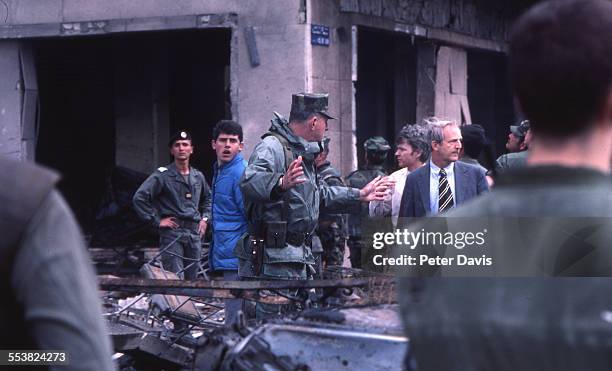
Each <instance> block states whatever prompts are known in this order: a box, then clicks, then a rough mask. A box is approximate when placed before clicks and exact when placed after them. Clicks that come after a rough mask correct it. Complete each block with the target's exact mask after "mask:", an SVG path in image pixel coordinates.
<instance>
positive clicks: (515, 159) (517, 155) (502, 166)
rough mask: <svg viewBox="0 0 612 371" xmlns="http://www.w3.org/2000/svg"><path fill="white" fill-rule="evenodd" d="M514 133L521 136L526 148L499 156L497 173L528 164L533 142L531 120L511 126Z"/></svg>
mask: <svg viewBox="0 0 612 371" xmlns="http://www.w3.org/2000/svg"><path fill="white" fill-rule="evenodd" d="M510 130H511V131H512V134H513V135H515V136H516V137H519V138H521V143H522V144H523V147H524V148H525V149H524V150H522V151H520V152H511V153H506V154H504V155H501V156H499V158H498V159H497V160H496V161H495V169H496V170H497V175H500V174H503V173H505V172H507V171H508V170H510V169H517V168H521V167H524V166H527V155H528V154H529V144H530V143H531V125H530V124H529V120H524V121H522V122H521V123H520V125H516V126H510Z"/></svg>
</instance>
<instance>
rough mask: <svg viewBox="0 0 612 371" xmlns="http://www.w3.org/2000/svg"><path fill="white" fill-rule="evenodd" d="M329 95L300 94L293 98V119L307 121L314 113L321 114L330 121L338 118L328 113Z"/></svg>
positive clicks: (294, 95)
mask: <svg viewBox="0 0 612 371" xmlns="http://www.w3.org/2000/svg"><path fill="white" fill-rule="evenodd" d="M328 97H329V94H315V93H298V94H293V96H292V97H291V115H290V116H291V117H294V118H297V119H299V120H306V119H307V118H308V116H310V115H311V114H313V113H319V114H321V115H323V116H325V117H327V118H328V119H330V120H335V119H336V118H335V117H333V116H331V115H330V114H329V113H328V112H327V109H328V108H327V101H328Z"/></svg>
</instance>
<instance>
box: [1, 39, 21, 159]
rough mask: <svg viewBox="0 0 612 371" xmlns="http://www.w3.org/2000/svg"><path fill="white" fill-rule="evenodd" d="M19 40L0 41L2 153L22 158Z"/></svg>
mask: <svg viewBox="0 0 612 371" xmlns="http://www.w3.org/2000/svg"><path fill="white" fill-rule="evenodd" d="M20 69H21V67H20V62H19V42H18V41H12V40H2V41H0V155H3V156H8V157H12V158H15V159H20V158H21V96H22V93H21V84H22V81H21V72H20Z"/></svg>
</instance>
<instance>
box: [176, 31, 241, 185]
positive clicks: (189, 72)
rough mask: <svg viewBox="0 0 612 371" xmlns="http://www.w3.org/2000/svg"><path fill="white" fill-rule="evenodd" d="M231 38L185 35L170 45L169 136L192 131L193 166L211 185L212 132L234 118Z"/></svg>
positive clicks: (222, 34) (226, 33)
mask: <svg viewBox="0 0 612 371" xmlns="http://www.w3.org/2000/svg"><path fill="white" fill-rule="evenodd" d="M230 37H231V33H230V32H229V31H227V30H210V31H207V32H204V33H196V32H193V33H186V34H183V35H182V36H181V37H176V38H174V39H173V40H172V42H171V43H170V49H169V53H170V55H171V56H181V57H180V58H170V60H169V68H170V70H169V71H170V74H171V78H170V88H169V91H170V132H171V133H174V132H176V131H178V130H181V129H186V130H188V131H190V133H191V135H192V136H193V142H194V145H195V146H196V151H195V156H194V157H193V161H192V164H193V166H195V167H196V168H198V169H200V170H201V171H202V172H203V173H204V175H206V179H208V181H209V182H210V181H212V164H213V161H215V157H214V156H215V155H214V153H213V152H212V149H211V144H210V143H211V140H212V128H213V126H214V125H215V123H217V121H219V120H221V119H229V118H231V111H230V109H231V103H230V95H229V94H230V92H229V64H230V48H229V45H230Z"/></svg>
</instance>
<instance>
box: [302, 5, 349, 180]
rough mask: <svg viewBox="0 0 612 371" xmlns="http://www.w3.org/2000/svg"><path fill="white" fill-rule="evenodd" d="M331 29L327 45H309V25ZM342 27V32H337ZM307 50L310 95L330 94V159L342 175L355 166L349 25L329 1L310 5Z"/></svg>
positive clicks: (336, 7) (335, 6)
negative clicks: (314, 93) (332, 118)
mask: <svg viewBox="0 0 612 371" xmlns="http://www.w3.org/2000/svg"><path fill="white" fill-rule="evenodd" d="M311 24H319V25H325V26H328V27H330V45H329V47H325V46H318V45H315V46H311V45H310V25H311ZM341 27H342V31H340V32H338V29H340V28H341ZM306 39H307V41H306V42H307V46H308V47H309V48H310V49H311V52H310V58H311V61H310V65H311V69H310V70H309V71H308V72H309V73H308V79H309V80H310V84H311V91H313V92H324V93H329V96H330V97H329V110H330V113H331V114H332V116H334V117H337V118H338V120H336V121H330V124H329V131H328V133H327V136H329V137H330V138H331V147H330V148H331V149H330V153H329V159H330V161H331V163H332V165H334V166H335V167H336V168H338V170H340V172H341V173H342V174H343V175H347V174H348V173H349V172H351V171H352V170H355V168H356V166H357V159H356V155H357V153H356V147H355V145H356V143H355V142H356V139H355V135H354V134H355V127H354V115H353V98H354V92H353V81H352V68H351V66H352V62H353V58H352V55H351V54H352V50H353V49H352V45H351V24H350V23H349V22H346V20H345V19H344V18H342V17H340V13H339V9H338V5H337V4H336V2H335V1H331V0H323V1H318V0H312V1H309V8H308V28H307V35H306Z"/></svg>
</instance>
